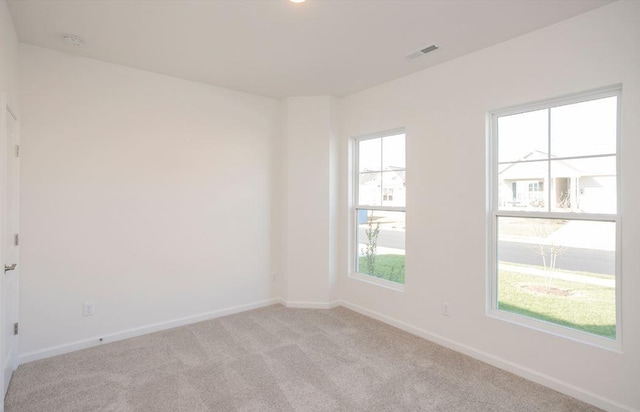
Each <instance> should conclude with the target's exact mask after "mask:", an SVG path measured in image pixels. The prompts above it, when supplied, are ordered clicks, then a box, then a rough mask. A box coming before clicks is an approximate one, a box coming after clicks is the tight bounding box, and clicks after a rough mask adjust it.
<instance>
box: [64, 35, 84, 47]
mask: <svg viewBox="0 0 640 412" xmlns="http://www.w3.org/2000/svg"><path fill="white" fill-rule="evenodd" d="M62 40H64V41H65V42H66V43H67V44H70V45H72V46H75V47H80V46H84V40H82V39H81V38H80V37H78V36H76V35H75V34H63V35H62Z"/></svg>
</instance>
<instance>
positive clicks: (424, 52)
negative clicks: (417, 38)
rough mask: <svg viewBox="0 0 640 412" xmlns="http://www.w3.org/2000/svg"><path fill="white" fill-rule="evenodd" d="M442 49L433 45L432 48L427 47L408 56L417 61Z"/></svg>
mask: <svg viewBox="0 0 640 412" xmlns="http://www.w3.org/2000/svg"><path fill="white" fill-rule="evenodd" d="M439 48H440V47H438V46H436V45H435V44H432V45H431V46H428V47H425V48H424V49H420V50H418V51H416V52H413V53H411V54H410V55H408V56H407V58H408V59H415V58H416V57H420V56H424V55H425V54H427V53H431V52H433V51H436V50H438V49H439Z"/></svg>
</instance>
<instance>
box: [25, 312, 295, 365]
mask: <svg viewBox="0 0 640 412" xmlns="http://www.w3.org/2000/svg"><path fill="white" fill-rule="evenodd" d="M278 303H282V300H281V299H268V300H263V301H259V302H254V303H249V304H246V305H240V306H234V307H231V308H226V309H220V310H215V311H213V312H207V313H202V314H199V315H194V316H187V317H184V318H180V319H174V320H170V321H167V322H161V323H155V324H152V325H147V326H141V327H138V328H133V329H128V330H124V331H121V332H116V333H111V334H108V335H104V336H96V337H93V338H89V339H83V340H80V341H76V342H71V343H66V344H63V345H58V346H54V347H51V348H46V349H40V350H37V351H33V352H27V353H24V354H21V355H20V357H19V364H23V363H28V362H33V361H36V360H40V359H45V358H50V357H52V356H57V355H62V354H65V353H69V352H75V351H77V350H80V349H86V348H90V347H93V346H98V345H102V344H104V343H109V342H117V341H120V340H124V339H129V338H133V337H136V336H141V335H146V334H148V333H153V332H159V331H163V330H166V329H171V328H175V327H178V326H184V325H189V324H192V323H197V322H202V321H205V320H209V319H214V318H219V317H221V316H226V315H231V314H234V313H239V312H244V311H247V310H251V309H258V308H262V307H265V306H270V305H274V304H278Z"/></svg>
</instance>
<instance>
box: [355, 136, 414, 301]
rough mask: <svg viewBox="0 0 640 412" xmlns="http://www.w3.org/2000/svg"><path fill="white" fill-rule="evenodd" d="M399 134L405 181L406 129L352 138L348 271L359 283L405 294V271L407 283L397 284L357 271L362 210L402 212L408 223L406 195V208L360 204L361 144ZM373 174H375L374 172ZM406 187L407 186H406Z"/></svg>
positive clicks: (381, 196)
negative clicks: (359, 218) (403, 141)
mask: <svg viewBox="0 0 640 412" xmlns="http://www.w3.org/2000/svg"><path fill="white" fill-rule="evenodd" d="M399 134H403V135H404V138H405V167H404V170H403V171H404V172H405V179H406V171H407V165H406V142H407V133H406V130H405V128H404V127H399V128H395V129H389V130H385V131H382V132H377V133H369V134H365V135H360V136H356V137H352V138H351V139H350V146H351V156H350V157H351V166H352V167H351V173H350V175H351V176H350V181H351V185H350V188H349V192H350V211H349V218H350V224H349V227H350V232H351V233H350V234H349V259H348V265H349V269H348V273H349V277H350V278H353V279H356V280H359V281H363V282H365V283H371V284H374V285H378V286H382V287H385V288H387V289H392V290H395V291H398V292H404V290H405V284H406V271H405V283H397V282H392V281H390V280H386V279H382V278H377V277H375V276H371V275H368V274H365V273H361V272H358V271H357V261H356V260H357V257H358V212H359V211H360V210H374V211H383V212H402V213H404V214H405V222H406V216H407V211H406V209H407V208H406V195H405V206H403V207H400V206H383V205H382V204H381V205H380V206H373V205H362V204H360V203H359V199H360V193H359V192H360V183H359V182H360V180H359V178H360V171H359V168H360V167H359V166H360V165H359V159H358V155H359V143H360V142H362V141H366V140H373V139H382V138H384V137H388V136H395V135H399ZM383 150H384V149H383V148H381V149H380V152H381V153H383ZM382 172H383V171H382V170H381V171H380V173H381V175H382ZM372 173H373V172H372ZM405 187H406V185H405ZM383 189H384V188H383V187H381V188H380V203H382V202H383V200H382V199H383V196H384V194H383ZM405 241H406V227H405ZM405 256H406V244H405ZM405 270H406V266H405Z"/></svg>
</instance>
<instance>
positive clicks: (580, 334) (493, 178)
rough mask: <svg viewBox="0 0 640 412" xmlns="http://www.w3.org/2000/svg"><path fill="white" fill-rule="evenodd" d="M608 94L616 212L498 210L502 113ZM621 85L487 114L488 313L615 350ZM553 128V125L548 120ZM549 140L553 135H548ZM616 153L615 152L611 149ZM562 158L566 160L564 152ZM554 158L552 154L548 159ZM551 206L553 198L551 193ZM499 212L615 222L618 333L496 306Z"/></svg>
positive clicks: (619, 312) (619, 311)
mask: <svg viewBox="0 0 640 412" xmlns="http://www.w3.org/2000/svg"><path fill="white" fill-rule="evenodd" d="M607 97H617V109H616V110H617V116H616V117H617V119H616V152H615V160H616V212H615V213H610V214H609V213H584V212H579V213H578V212H563V211H552V210H551V207H549V210H548V211H539V210H523V211H518V210H500V209H499V187H500V186H499V185H500V183H499V173H498V170H499V158H498V118H500V117H503V116H510V115H515V114H521V113H527V112H532V111H536V110H542V109H552V108H554V107H559V106H565V105H571V104H576V103H583V102H588V101H592V100H598V99H602V98H607ZM621 120H622V85H620V84H617V85H613V86H609V87H604V88H599V89H594V90H590V91H586V92H581V93H575V94H570V95H565V96H561V97H557V98H552V99H546V100H541V101H538V102H534V103H528V104H522V105H516V106H511V107H508V108H505V109H499V110H493V111H490V112H488V113H487V156H486V158H487V177H486V178H487V231H486V232H487V291H486V297H487V302H486V314H487V316H489V317H491V318H495V319H499V320H502V321H506V322H509V323H512V324H516V325H520V326H524V327H528V328H530V329H534V330H538V331H542V332H546V333H549V334H552V335H555V336H560V337H563V338H567V339H570V340H574V341H578V342H581V343H586V344H589V345H592V346H596V347H599V348H602V349H606V350H611V351H614V352H621V351H622V340H623V319H622V271H621V261H622V259H621V253H622V245H621V240H622V235H621V232H622V230H621V229H622V217H621V216H622V209H621V205H622V180H623V179H622V174H621V164H622V157H623V156H622V151H621V126H622V122H621ZM549 127H551V125H549ZM548 139H549V140H551V136H550V135H549V136H548ZM611 155H613V154H611ZM602 156H605V155H604V154H602V155H600V154H599V155H593V156H592V155H589V156H575V157H576V158H594V157H602ZM562 159H565V158H564V157H563V158H562ZM550 160H551V155H550V154H549V157H548V159H547V161H550ZM546 186H547V187H544V189H543V191H550V190H551V184H548V185H546ZM548 202H549V206H550V205H551V198H550V197H549V200H548ZM500 217H522V218H539V219H544V218H547V219H562V220H580V221H596V222H610V223H614V224H615V231H616V239H615V243H616V251H615V277H614V279H615V300H616V302H615V309H616V337H615V339H610V338H606V337H604V336H599V335H595V334H591V333H588V332H584V331H580V330H578V329H574V328H571V327H568V326H562V325H558V324H554V323H551V322H547V321H543V320H539V319H535V318H532V317H528V316H525V315H519V314H516V313H512V312H508V311H505V310H501V309H498V272H497V270H498V256H497V252H498V251H497V241H498V233H497V223H498V218H500Z"/></svg>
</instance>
